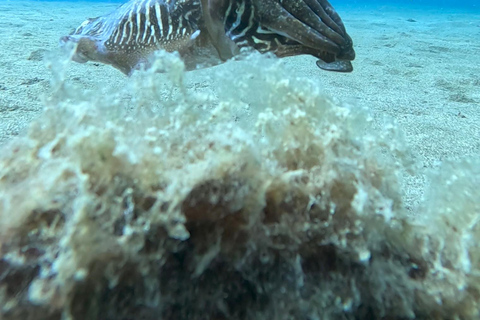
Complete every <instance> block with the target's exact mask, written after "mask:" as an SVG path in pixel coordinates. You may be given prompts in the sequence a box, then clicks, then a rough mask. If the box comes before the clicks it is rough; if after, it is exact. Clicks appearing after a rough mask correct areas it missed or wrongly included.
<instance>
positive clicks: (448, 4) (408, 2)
mask: <svg viewBox="0 0 480 320" xmlns="http://www.w3.org/2000/svg"><path fill="white" fill-rule="evenodd" d="M34 1H44V2H45V1H47V2H50V1H58V2H77V1H76V0H34ZM85 1H91V2H110V3H124V2H127V0H79V1H78V2H85ZM330 2H331V3H332V4H333V5H334V6H337V5H338V6H350V7H352V6H358V7H364V6H390V7H395V6H398V7H399V8H404V7H406V6H409V7H415V8H419V7H425V8H430V9H431V8H439V9H463V10H472V11H479V10H480V0H463V1H458V0H437V1H435V0H399V1H379V0H330Z"/></svg>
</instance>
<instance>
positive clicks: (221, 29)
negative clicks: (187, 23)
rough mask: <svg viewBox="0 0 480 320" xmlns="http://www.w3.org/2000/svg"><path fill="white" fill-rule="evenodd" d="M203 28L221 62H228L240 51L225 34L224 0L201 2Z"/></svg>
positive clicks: (204, 0)
mask: <svg viewBox="0 0 480 320" xmlns="http://www.w3.org/2000/svg"><path fill="white" fill-rule="evenodd" d="M201 3H202V12H203V21H204V24H205V25H204V27H205V29H206V30H207V32H208V34H209V36H210V39H211V41H212V44H213V46H214V47H215V49H216V50H217V52H218V55H219V56H220V58H221V59H222V60H224V61H225V60H228V59H230V58H232V57H234V56H236V55H237V54H239V52H240V49H239V48H238V46H237V45H236V44H235V42H233V40H231V39H230V38H229V37H228V36H227V35H226V33H225V24H224V19H225V16H224V12H225V8H226V6H225V4H226V1H225V0H201Z"/></svg>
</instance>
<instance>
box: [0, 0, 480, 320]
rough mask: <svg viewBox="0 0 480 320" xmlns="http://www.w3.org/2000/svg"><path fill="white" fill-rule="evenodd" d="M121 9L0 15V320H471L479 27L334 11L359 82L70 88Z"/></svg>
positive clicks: (231, 79) (311, 79)
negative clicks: (77, 39)
mask: <svg viewBox="0 0 480 320" xmlns="http://www.w3.org/2000/svg"><path fill="white" fill-rule="evenodd" d="M116 6H117V4H111V3H95V4H93V3H89V2H84V3H78V2H77V3H68V2H38V1H0V18H1V19H0V37H1V41H0V43H1V49H0V55H1V57H0V71H1V72H0V249H1V254H2V256H1V257H0V258H1V259H0V302H2V303H1V304H0V305H2V309H1V310H0V312H1V313H0V315H1V316H3V317H4V318H5V319H15V320H16V319H39V315H41V316H42V319H60V318H62V319H87V318H88V319H99V320H100V319H102V320H104V319H134V318H137V317H138V318H142V319H159V318H164V319H189V320H190V319H206V318H209V319H317V318H322V319H386V318H388V319H413V318H416V319H450V318H458V319H478V315H479V314H480V307H479V301H480V299H479V297H480V281H479V274H480V271H479V270H480V267H479V266H480V250H479V249H478V241H479V239H480V222H479V218H478V216H479V212H480V203H479V201H478V199H479V198H480V194H479V189H478V187H477V186H478V184H479V183H480V182H479V181H480V171H479V157H478V155H479V154H480V127H479V124H480V119H479V118H480V110H479V109H478V108H479V103H480V90H479V89H478V88H479V87H480V64H479V62H478V52H479V49H480V43H479V42H478V39H480V25H479V23H478V21H480V15H479V14H473V13H465V12H454V11H451V10H450V11H449V10H446V9H445V10H439V9H438V10H434V9H418V8H417V9H412V8H401V9H398V8H391V7H365V8H363V7H362V8H354V7H337V10H338V11H339V13H340V15H341V16H342V18H343V19H344V21H345V24H346V26H347V30H348V32H349V34H350V35H351V36H352V38H353V40H354V43H355V49H356V52H357V59H356V60H355V62H354V72H353V73H351V74H338V73H328V72H324V71H322V70H319V69H318V68H317V67H316V65H315V59H314V58H312V57H292V58H287V59H283V60H281V61H280V62H278V61H274V59H267V58H260V57H258V56H252V58H244V60H241V61H229V62H228V63H225V64H223V65H221V66H217V67H214V68H210V69H204V70H197V71H194V72H188V73H185V74H184V73H182V72H181V71H179V70H180V69H181V64H179V63H178V60H175V59H174V58H172V57H170V58H168V59H172V60H168V59H167V60H166V61H170V62H171V66H172V68H173V69H172V70H170V72H167V74H151V73H148V72H147V73H139V74H136V75H134V76H133V77H132V78H127V77H125V76H124V75H123V74H121V73H120V72H119V71H117V70H115V69H113V68H112V67H110V66H105V65H101V64H93V63H88V64H83V65H82V64H74V63H70V64H68V65H67V68H66V69H65V70H64V69H63V67H62V66H63V63H64V62H65V60H64V58H65V57H64V55H62V54H61V53H60V52H59V51H58V48H57V46H58V39H59V38H60V37H61V36H63V35H66V34H68V33H69V32H70V31H71V30H72V29H73V28H75V27H76V26H78V25H79V24H80V23H81V22H83V21H84V20H85V18H87V17H95V16H98V15H102V14H104V13H106V12H109V11H110V10H113V9H115V8H116ZM45 59H46V60H47V61H49V62H46V61H44V60H45ZM249 59H251V60H249ZM177 67H178V68H180V69H175V68H177ZM53 69H54V70H56V71H55V72H52V70H53ZM167 69H168V68H167ZM257 71H258V72H257ZM63 76H64V78H62V77H63ZM182 77H184V79H183V78H182ZM53 79H56V80H55V81H52V80H53ZM59 79H60V80H59ZM302 79H303V80H302ZM183 80H184V81H183ZM171 83H173V84H174V85H175V86H174V87H173V88H171V87H169V85H170V84H171ZM183 84H184V85H183ZM179 88H180V89H181V90H178V89H179ZM325 96H327V97H329V96H330V97H333V98H332V99H330V98H325ZM157 98H158V99H159V100H161V99H163V98H165V101H163V100H162V101H161V102H160V103H156V101H157V100H155V99H157ZM159 105H160V106H159ZM169 106H170V107H171V109H169ZM116 107H118V108H119V110H115V108H116ZM122 108H125V109H122ZM155 111H158V113H155ZM159 114H161V115H164V117H163V116H159ZM136 116H138V117H136ZM412 160H413V161H412ZM400 177H402V179H399V180H398V181H397V178H400ZM424 198H427V199H426V200H425V199H424ZM413 216H415V217H413ZM423 218H424V219H423ZM206 314H207V315H208V316H206Z"/></svg>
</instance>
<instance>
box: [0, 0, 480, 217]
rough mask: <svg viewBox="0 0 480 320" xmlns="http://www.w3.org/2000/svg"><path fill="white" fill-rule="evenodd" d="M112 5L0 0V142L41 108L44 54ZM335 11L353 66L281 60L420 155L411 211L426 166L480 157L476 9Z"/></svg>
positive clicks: (193, 79)
mask: <svg viewBox="0 0 480 320" xmlns="http://www.w3.org/2000/svg"><path fill="white" fill-rule="evenodd" d="M334 4H335V3H334ZM117 6H118V4H115V3H113V4H112V3H90V2H75V3H69V2H38V1H16V0H15V1H0V43H1V49H0V148H1V145H2V144H5V143H6V142H7V141H9V140H11V139H15V137H17V136H19V135H22V134H23V133H24V132H25V131H26V130H27V129H28V127H29V123H30V122H31V121H32V120H34V119H36V118H37V117H38V116H39V115H40V114H41V113H42V109H43V106H44V103H43V102H42V99H43V97H48V95H49V93H50V79H51V78H52V75H51V72H50V71H49V70H48V68H47V66H46V63H45V62H44V61H43V58H44V56H45V55H46V54H47V53H48V52H49V51H54V52H55V50H57V46H58V39H59V38H60V37H61V36H63V35H66V34H68V33H69V32H70V31H71V30H72V29H73V28H75V27H77V26H78V25H79V24H80V23H81V22H83V21H84V20H85V19H86V18H88V17H95V16H98V15H102V14H105V13H107V12H109V11H110V10H113V9H114V8H116V7H117ZM336 8H337V10H338V11H339V13H340V15H341V16H342V18H343V20H344V22H345V24H346V27H347V30H348V32H349V34H350V35H351V37H352V38H353V40H354V43H355V50H356V52H357V58H356V60H355V61H354V72H353V73H351V74H339V73H329V72H325V71H322V70H320V69H318V68H317V67H316V65H315V59H314V58H312V57H307V56H303V57H292V58H286V59H284V60H283V61H282V63H283V66H284V68H286V69H287V70H288V71H289V73H291V74H292V77H295V76H303V77H307V78H309V79H313V80H314V81H316V82H317V83H318V86H319V87H320V88H322V90H323V91H324V92H325V94H327V95H331V96H333V97H336V98H338V99H340V100H342V101H348V102H352V103H354V104H356V105H358V106H359V107H368V108H369V109H370V112H371V115H372V117H373V119H374V125H375V126H378V127H384V126H385V125H386V124H387V123H390V121H391V120H392V119H393V121H394V122H395V123H396V124H397V125H398V126H399V127H400V128H401V130H402V131H403V132H404V135H405V140H406V142H407V144H408V146H409V148H411V150H412V153H413V155H414V157H415V159H416V161H417V169H416V170H415V172H413V174H412V175H411V176H409V177H408V178H407V180H406V184H405V198H406V206H407V209H409V210H412V208H413V207H415V206H416V205H417V204H418V203H419V202H420V201H421V198H422V194H423V191H424V188H425V187H426V186H427V185H428V180H427V178H426V174H427V173H428V172H429V171H431V169H435V168H437V167H439V165H440V164H441V163H442V162H444V161H446V160H458V159H461V158H463V157H472V156H476V155H479V154H480V110H479V108H480V90H479V88H480V63H479V62H480V61H479V58H478V52H479V51H480V41H478V39H480V23H479V22H478V21H480V13H478V12H477V13H468V12H460V11H453V10H448V9H443V10H440V9H435V8H401V9H398V8H393V7H376V6H365V7H362V8H358V7H346V6H343V7H342V6H336ZM231 63H235V62H231ZM228 67H229V64H228V63H227V64H225V65H222V66H219V67H216V68H226V69H227V70H228ZM212 74H213V73H212V70H199V71H196V72H191V73H189V74H188V75H187V83H188V86H189V87H190V88H198V89H199V90H204V91H206V92H210V91H212V92H214V91H215V79H211V75H212ZM67 78H68V79H70V80H71V81H73V82H75V83H77V84H78V85H80V87H81V88H85V89H86V90H87V89H88V90H91V89H96V88H98V90H104V89H105V88H115V87H119V88H120V87H123V86H124V85H125V83H127V82H128V81H129V79H128V78H127V77H125V76H124V75H123V74H122V73H120V72H119V71H117V70H115V69H114V68H112V67H110V66H105V65H97V64H92V63H88V64H72V65H71V66H70V67H69V70H68V74H67ZM0 152H1V149H0Z"/></svg>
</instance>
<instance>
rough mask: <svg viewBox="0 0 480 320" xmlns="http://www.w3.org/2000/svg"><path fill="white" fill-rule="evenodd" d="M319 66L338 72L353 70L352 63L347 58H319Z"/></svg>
mask: <svg viewBox="0 0 480 320" xmlns="http://www.w3.org/2000/svg"><path fill="white" fill-rule="evenodd" d="M317 67H319V68H320V69H323V70H327V71H336V72H352V71H353V66H352V63H351V62H350V61H346V60H336V61H333V62H325V61H323V60H318V61H317Z"/></svg>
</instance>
